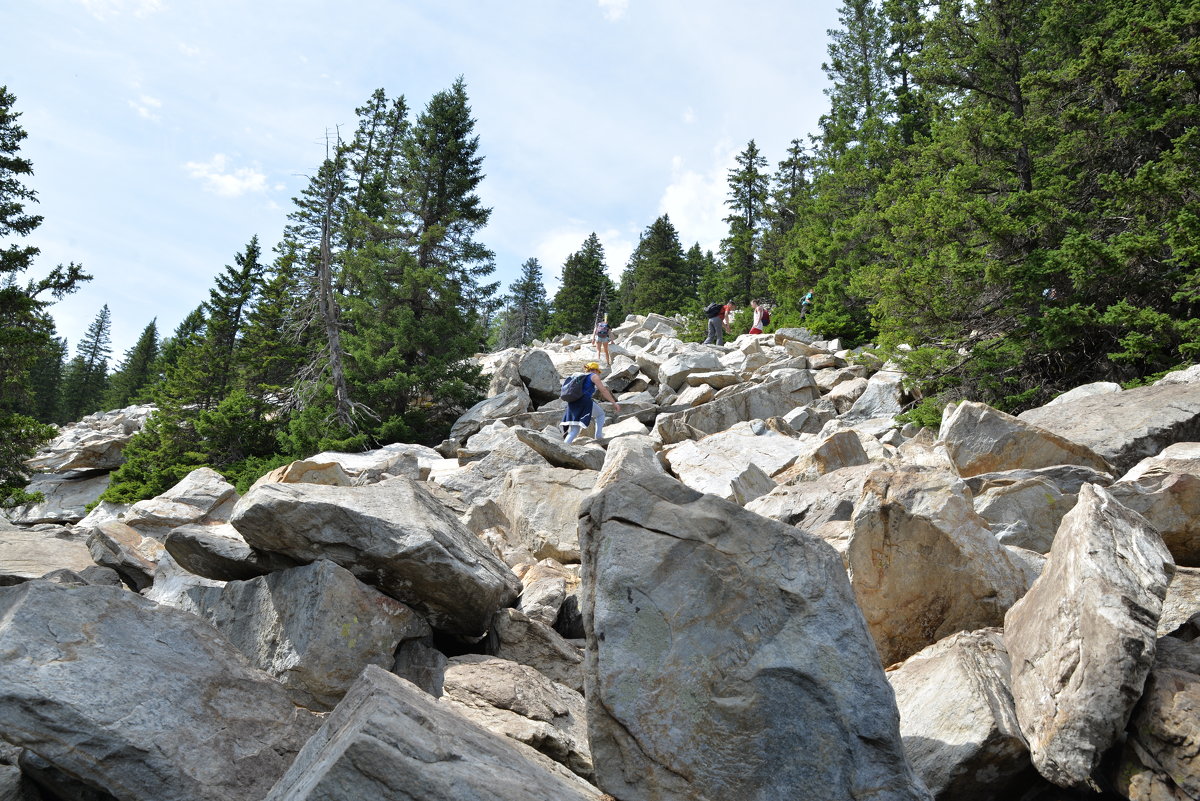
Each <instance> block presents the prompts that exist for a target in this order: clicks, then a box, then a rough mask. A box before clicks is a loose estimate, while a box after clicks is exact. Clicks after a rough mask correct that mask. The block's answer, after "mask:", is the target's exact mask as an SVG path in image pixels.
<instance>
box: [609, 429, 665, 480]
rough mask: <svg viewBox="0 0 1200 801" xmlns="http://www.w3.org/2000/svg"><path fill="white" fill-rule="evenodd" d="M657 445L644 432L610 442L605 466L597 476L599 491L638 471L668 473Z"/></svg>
mask: <svg viewBox="0 0 1200 801" xmlns="http://www.w3.org/2000/svg"><path fill="white" fill-rule="evenodd" d="M657 445H658V443H656V442H655V441H654V440H653V439H651V438H650V437H649V436H646V435H644V434H631V435H629V436H625V437H620V438H618V439H615V440H613V441H612V442H610V443H609V444H608V450H607V451H606V452H605V454H604V466H603V467H602V468H600V475H598V476H597V477H596V486H595V489H596V490H597V491H599V490H601V489H603V488H604V487H607V486H608V485H609V484H611V483H613V482H614V481H620V480H621V479H623V478H629V477H630V476H632V475H636V474H638V473H657V474H659V475H666V474H667V471H666V469H665V468H664V467H663V465H662V462H661V461H659V458H658V450H657Z"/></svg>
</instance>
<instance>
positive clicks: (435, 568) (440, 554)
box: [230, 477, 521, 636]
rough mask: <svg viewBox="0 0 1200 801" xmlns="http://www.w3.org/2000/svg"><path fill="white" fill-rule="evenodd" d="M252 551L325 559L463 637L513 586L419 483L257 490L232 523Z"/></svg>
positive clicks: (511, 596)
mask: <svg viewBox="0 0 1200 801" xmlns="http://www.w3.org/2000/svg"><path fill="white" fill-rule="evenodd" d="M230 522H231V523H233V525H234V527H235V528H237V530H238V531H239V532H241V534H242V536H243V537H245V538H246V542H247V543H249V544H250V546H251V547H254V548H258V549H260V550H265V551H276V552H279V553H283V554H285V555H287V556H290V557H292V558H293V559H297V560H299V561H301V562H310V561H315V560H317V559H320V558H322V557H324V558H327V559H330V560H331V561H334V562H336V563H337V564H340V565H341V566H342V567H345V568H346V569H347V570H349V571H350V572H351V573H354V574H355V575H356V576H358V577H359V579H360V580H362V581H364V582H366V583H368V584H371V585H372V586H375V587H377V588H378V589H379V590H380V591H381V592H383V593H385V594H387V595H390V596H392V597H393V598H395V599H396V600H398V601H403V602H404V603H406V604H409V605H410V606H412V607H414V608H416V609H418V610H419V611H421V612H422V613H424V614H425V615H426V616H427V617H428V619H429V622H430V623H431V624H432V625H433V626H434V627H435V628H441V629H447V630H450V631H454V632H457V633H461V634H466V635H468V636H474V635H479V634H482V633H483V632H484V630H486V628H487V625H488V621H489V620H490V619H491V616H492V613H493V612H495V610H496V609H498V608H500V607H502V606H507V605H508V604H510V603H512V602H513V601H515V600H516V598H517V594H518V593H519V592H520V587H521V585H520V582H519V581H518V580H517V577H516V576H514V575H513V573H512V571H511V570H509V569H508V567H507V566H506V565H505V564H504V563H503V562H501V561H500V560H499V559H497V558H496V557H495V556H494V555H493V554H492V552H491V551H489V550H488V549H487V546H485V545H484V544H483V543H482V542H481V541H480V540H479V538H478V537H476V536H475V535H474V534H472V533H471V532H470V531H468V530H467V529H466V528H465V527H464V526H463V525H462V523H460V522H459V521H458V519H457V518H456V517H455V516H454V515H453V513H451V512H450V511H449V510H447V509H446V508H445V507H444V506H442V505H441V504H440V503H438V502H437V501H436V500H434V499H433V497H432V496H430V494H429V493H428V492H427V491H426V490H425V489H424V488H422V487H421V486H420V485H419V484H416V483H415V482H413V481H410V480H408V479H406V478H400V477H398V478H392V479H388V480H387V481H383V482H380V483H379V484H371V485H368V486H364V487H326V486H322V485H318V484H264V485H262V486H261V487H259V488H258V489H256V490H254V491H253V492H249V493H247V494H246V497H245V498H243V499H242V500H241V501H240V502H239V503H238V505H237V508H236V509H235V510H234V513H233V517H232V519H231V520H230Z"/></svg>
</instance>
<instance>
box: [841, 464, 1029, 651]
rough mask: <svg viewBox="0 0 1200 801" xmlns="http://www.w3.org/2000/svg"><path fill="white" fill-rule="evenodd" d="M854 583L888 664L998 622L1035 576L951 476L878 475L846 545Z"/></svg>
mask: <svg viewBox="0 0 1200 801" xmlns="http://www.w3.org/2000/svg"><path fill="white" fill-rule="evenodd" d="M846 563H847V565H848V567H849V571H850V583H851V585H852V586H853V587H854V594H855V597H857V599H858V604H859V606H860V607H861V609H862V613H863V616H864V617H865V618H866V620H867V625H868V626H869V627H870V629H871V634H872V636H874V638H875V644H876V645H877V646H878V648H879V655H880V657H882V659H883V663H884V664H885V665H890V664H892V663H893V662H898V661H900V660H902V659H906V658H908V657H909V656H911V655H912V654H915V653H916V652H917V651H919V650H921V649H922V648H924V647H925V646H927V645H930V644H932V643H935V642H937V641H938V640H940V639H942V638H943V637H946V636H948V635H950V634H953V633H954V632H956V631H972V630H974V629H978V628H985V627H987V626H995V625H999V624H1000V623H1001V621H1002V620H1003V619H1004V613H1005V612H1006V611H1007V610H1008V608H1009V607H1010V606H1012V604H1013V603H1014V602H1015V601H1016V600H1017V599H1018V598H1020V597H1021V596H1022V595H1024V594H1025V591H1026V589H1028V587H1029V585H1030V584H1031V583H1032V582H1033V579H1034V578H1035V576H1034V575H1031V574H1029V573H1028V572H1027V571H1026V569H1025V566H1024V565H1023V564H1021V563H1017V562H1015V561H1014V560H1013V558H1012V557H1010V556H1009V554H1008V552H1007V551H1006V550H1005V549H1004V546H1002V545H1001V544H1000V543H998V542H997V541H996V538H995V537H993V536H992V533H991V532H990V531H989V530H988V528H987V526H986V524H985V523H984V521H983V519H982V518H980V517H979V516H978V515H976V514H975V510H974V508H972V506H971V499H970V496H969V493H968V492H967V489H966V486H965V485H964V484H963V483H962V482H961V481H960V480H958V479H956V478H955V477H954V476H953V475H951V474H948V473H943V472H937V471H924V470H919V469H911V468H906V469H901V470H895V471H893V470H886V469H881V470H878V471H876V472H875V473H874V474H873V475H872V476H871V477H870V478H868V479H867V480H866V482H865V484H864V485H863V491H862V497H861V498H860V499H859V501H858V503H857V505H856V506H855V510H854V520H853V535H852V536H851V539H850V544H849V546H848V547H847V550H846Z"/></svg>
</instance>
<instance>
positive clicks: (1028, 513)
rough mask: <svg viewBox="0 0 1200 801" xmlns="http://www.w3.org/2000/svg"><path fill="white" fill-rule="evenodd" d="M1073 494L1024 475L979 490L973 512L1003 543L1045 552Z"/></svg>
mask: <svg viewBox="0 0 1200 801" xmlns="http://www.w3.org/2000/svg"><path fill="white" fill-rule="evenodd" d="M1076 497H1077V496H1076V495H1074V494H1072V495H1064V494H1063V493H1062V492H1060V491H1059V489H1058V487H1057V486H1056V485H1055V484H1054V483H1053V482H1051V481H1049V480H1047V479H1044V478H1028V479H1025V480H1023V481H1016V482H1013V483H1011V484H1005V485H1003V486H996V487H990V488H989V489H988V490H987V491H985V492H982V493H980V494H979V495H977V496H976V497H975V511H976V512H978V513H979V516H980V517H982V518H983V519H984V520H986V521H987V522H988V525H989V526H991V529H992V533H993V534H995V535H996V539H997V540H999V541H1000V542H1002V543H1003V544H1005V545H1015V546H1016V547H1018V548H1026V549H1028V550H1031V551H1036V552H1037V553H1047V552H1049V550H1050V547H1051V546H1052V545H1053V544H1054V535H1055V533H1056V532H1057V531H1058V526H1059V524H1060V523H1061V522H1062V519H1063V515H1065V514H1066V513H1067V512H1069V511H1071V507H1073V506H1074V505H1075V500H1076Z"/></svg>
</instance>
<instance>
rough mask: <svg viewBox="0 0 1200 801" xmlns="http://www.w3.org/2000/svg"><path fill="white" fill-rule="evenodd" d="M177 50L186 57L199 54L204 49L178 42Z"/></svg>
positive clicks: (193, 56)
mask: <svg viewBox="0 0 1200 801" xmlns="http://www.w3.org/2000/svg"><path fill="white" fill-rule="evenodd" d="M179 52H180V53H183V54H184V55H185V56H187V57H188V58H195V57H196V56H198V55H200V54H201V53H202V52H204V51H202V50H201V49H200V48H199V47H196V46H195V45H190V44H188V43H187V42H180V43H179Z"/></svg>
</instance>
